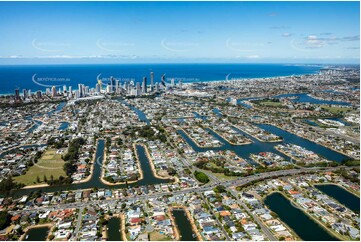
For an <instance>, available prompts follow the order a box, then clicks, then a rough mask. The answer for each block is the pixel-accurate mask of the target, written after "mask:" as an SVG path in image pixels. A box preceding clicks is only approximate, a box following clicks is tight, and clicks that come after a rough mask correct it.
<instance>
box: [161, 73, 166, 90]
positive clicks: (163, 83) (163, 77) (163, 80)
mask: <svg viewBox="0 0 361 242" xmlns="http://www.w3.org/2000/svg"><path fill="white" fill-rule="evenodd" d="M161 84H162V86H163V87H165V74H163V75H162V77H161Z"/></svg>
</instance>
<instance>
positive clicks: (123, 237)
mask: <svg viewBox="0 0 361 242" xmlns="http://www.w3.org/2000/svg"><path fill="white" fill-rule="evenodd" d="M120 219H121V229H120V231H121V233H122V239H123V241H128V239H127V234H126V233H125V215H124V214H123V213H121V214H120Z"/></svg>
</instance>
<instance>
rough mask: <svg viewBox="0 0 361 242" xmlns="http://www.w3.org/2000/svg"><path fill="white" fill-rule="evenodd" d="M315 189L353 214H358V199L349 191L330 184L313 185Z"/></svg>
mask: <svg viewBox="0 0 361 242" xmlns="http://www.w3.org/2000/svg"><path fill="white" fill-rule="evenodd" d="M315 187H316V188H317V189H318V190H320V191H321V192H323V193H326V194H327V195H328V196H330V197H332V198H334V199H335V200H336V201H338V202H339V203H340V204H343V205H345V206H346V207H347V208H348V209H350V210H352V211H353V212H355V213H358V214H359V213H360V198H359V197H358V196H355V195H354V194H352V193H350V192H349V191H347V190H345V189H343V188H342V187H339V186H337V185H332V184H322V185H315Z"/></svg>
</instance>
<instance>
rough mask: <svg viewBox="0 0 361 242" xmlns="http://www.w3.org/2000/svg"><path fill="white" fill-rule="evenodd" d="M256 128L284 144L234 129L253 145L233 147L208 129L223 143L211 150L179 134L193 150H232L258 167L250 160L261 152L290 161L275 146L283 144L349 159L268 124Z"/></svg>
mask: <svg viewBox="0 0 361 242" xmlns="http://www.w3.org/2000/svg"><path fill="white" fill-rule="evenodd" d="M255 125H256V126H258V127H260V128H262V129H264V130H266V131H268V132H270V133H273V134H276V135H278V136H281V137H282V138H283V141H282V142H275V143H272V142H261V141H259V140H257V139H255V138H254V137H252V136H251V135H249V134H247V133H245V132H243V131H242V130H240V129H237V128H234V130H236V131H237V132H239V133H241V134H243V135H245V136H246V137H248V138H250V139H251V140H252V142H253V143H251V144H247V145H231V144H229V143H228V142H227V141H226V140H225V139H223V138H222V137H221V136H219V135H218V134H217V133H215V132H213V131H212V130H210V129H207V131H208V132H209V133H210V134H212V135H213V136H214V137H216V138H217V139H218V140H219V141H221V142H222V143H223V145H222V146H221V147H211V148H201V147H198V146H197V145H196V143H195V142H193V140H192V139H191V138H189V137H188V135H187V134H186V133H185V132H183V131H182V130H177V132H178V133H179V134H180V135H181V136H182V137H183V138H184V140H185V141H186V142H187V143H188V144H189V145H190V146H191V147H192V148H193V150H194V151H196V152H205V151H207V150H213V151H220V150H231V151H234V152H235V153H236V154H237V155H238V156H239V157H241V158H243V159H245V160H247V162H249V163H250V164H252V165H257V164H256V163H255V162H253V161H252V160H250V159H249V156H250V154H258V153H260V152H273V153H275V154H277V155H279V156H281V157H283V158H284V159H285V160H287V161H289V160H290V157H288V156H286V155H284V154H282V153H281V152H279V151H277V150H276V149H275V148H274V146H276V145H277V144H282V143H292V144H295V145H299V146H301V147H304V148H305V149H307V150H311V151H313V152H315V153H316V154H319V155H321V156H323V157H325V158H326V159H329V160H331V161H336V162H341V161H342V160H344V159H347V156H345V155H342V154H340V153H338V152H336V151H333V150H331V149H328V148H326V147H324V146H322V145H319V144H316V143H314V142H311V141H309V140H306V139H303V138H300V137H298V136H297V135H294V134H291V133H289V132H287V131H285V130H282V129H279V128H277V127H275V126H272V125H266V124H255Z"/></svg>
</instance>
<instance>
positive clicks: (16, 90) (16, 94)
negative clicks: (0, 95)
mask: <svg viewBox="0 0 361 242" xmlns="http://www.w3.org/2000/svg"><path fill="white" fill-rule="evenodd" d="M15 100H16V101H20V94H19V89H15Z"/></svg>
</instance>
